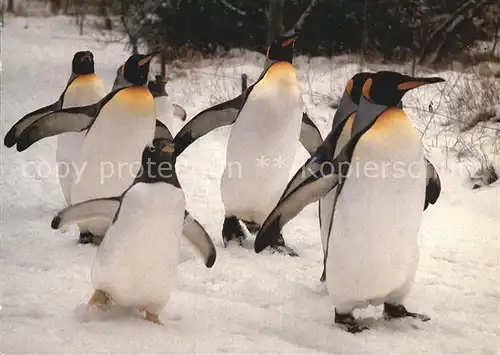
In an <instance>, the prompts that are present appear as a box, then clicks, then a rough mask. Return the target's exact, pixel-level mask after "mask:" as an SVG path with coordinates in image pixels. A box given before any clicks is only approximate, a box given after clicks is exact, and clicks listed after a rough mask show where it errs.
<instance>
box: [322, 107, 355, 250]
mask: <svg viewBox="0 0 500 355" xmlns="http://www.w3.org/2000/svg"><path fill="white" fill-rule="evenodd" d="M353 122H354V116H353V115H351V116H350V117H349V118H348V120H347V122H346V123H345V125H344V127H343V128H342V132H341V133H340V136H339V139H338V140H337V145H336V146H335V151H334V153H333V157H334V158H335V157H336V156H337V155H338V154H339V153H340V152H341V150H342V148H344V146H345V145H346V143H347V142H348V141H349V138H350V137H351V130H352V124H353ZM336 193H337V187H334V188H333V189H332V190H331V191H330V192H328V194H326V196H324V197H323V198H321V201H320V206H321V207H320V211H319V218H320V221H321V228H320V234H321V244H322V246H323V252H325V251H326V246H327V241H328V234H329V233H330V220H331V217H332V213H333V208H334V206H335V194H336Z"/></svg>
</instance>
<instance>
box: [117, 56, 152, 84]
mask: <svg viewBox="0 0 500 355" xmlns="http://www.w3.org/2000/svg"><path fill="white" fill-rule="evenodd" d="M158 53H159V51H158V50H155V51H153V52H151V53H149V54H132V55H131V56H130V57H129V58H128V59H127V61H126V62H125V64H124V66H123V77H124V78H125V80H127V81H128V82H129V83H132V84H134V85H146V83H147V82H148V74H149V66H150V64H151V59H153V57H154V56H155V55H156V54H158Z"/></svg>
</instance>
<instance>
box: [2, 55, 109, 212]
mask: <svg viewBox="0 0 500 355" xmlns="http://www.w3.org/2000/svg"><path fill="white" fill-rule="evenodd" d="M105 93H106V91H105V89H104V84H103V82H102V80H101V79H100V78H99V77H98V76H97V75H96V74H95V70H94V55H93V54H92V52H90V51H80V52H76V53H75V54H74V56H73V61H72V63H71V75H70V77H69V80H68V83H67V84H66V87H65V88H64V90H63V92H62V94H61V96H59V99H58V100H57V101H56V102H54V103H53V104H51V105H48V106H45V107H42V108H39V109H38V110H35V111H33V112H30V113H28V114H27V115H25V116H24V117H23V118H21V119H20V120H19V121H17V122H16V123H15V124H14V125H13V126H12V128H11V129H10V130H9V132H7V134H6V136H5V139H4V145H5V146H7V147H9V148H10V147H12V146H13V145H15V144H16V143H17V142H18V139H19V136H20V135H21V133H22V132H23V131H24V130H25V129H26V128H27V127H28V126H29V125H31V124H32V123H34V122H36V121H37V120H38V119H39V118H40V117H42V116H44V115H46V114H48V113H51V112H54V111H58V110H61V109H64V108H68V107H76V106H86V105H91V104H94V103H96V102H98V101H99V100H101V99H102V98H103V96H104V95H105ZM84 138H85V132H68V133H65V134H63V135H60V136H58V137H57V150H56V161H57V164H58V174H59V183H60V185H61V189H62V192H63V194H64V198H65V199H66V202H67V203H68V204H70V201H71V198H70V192H71V187H72V185H73V182H74V179H75V165H74V164H75V163H76V160H77V159H78V154H79V153H80V148H81V146H82V143H83V139H84Z"/></svg>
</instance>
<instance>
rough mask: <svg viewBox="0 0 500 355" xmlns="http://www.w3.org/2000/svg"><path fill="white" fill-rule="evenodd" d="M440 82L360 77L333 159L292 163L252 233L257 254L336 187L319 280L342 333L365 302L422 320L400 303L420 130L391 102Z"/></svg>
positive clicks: (418, 178) (415, 201)
mask: <svg viewBox="0 0 500 355" xmlns="http://www.w3.org/2000/svg"><path fill="white" fill-rule="evenodd" d="M443 81H444V79H442V78H414V77H410V76H407V75H402V74H399V73H396V72H390V71H381V72H377V73H375V74H374V75H373V76H372V77H370V78H369V79H367V80H366V82H365V83H364V85H363V88H362V96H361V99H360V104H359V108H358V110H357V112H356V115H355V118H354V122H353V127H352V130H351V138H350V139H349V141H348V142H347V143H346V145H345V146H344V148H343V149H342V150H341V151H340V153H339V154H338V155H337V157H335V158H334V160H333V162H332V161H328V160H323V159H322V156H321V155H320V154H318V155H315V156H313V157H312V158H311V159H310V160H309V161H308V162H307V163H306V164H305V165H304V166H303V167H302V168H301V169H299V171H298V172H297V174H296V175H295V177H294V178H292V181H290V183H289V185H288V186H287V189H286V190H285V193H284V194H283V195H282V197H281V198H280V201H279V202H278V204H277V205H276V207H275V208H274V209H273V211H272V212H271V214H270V215H269V216H268V217H267V219H266V221H265V222H264V224H263V226H262V228H261V230H260V231H259V233H258V235H257V237H256V243H255V246H256V252H260V251H262V250H263V249H264V248H265V247H266V246H267V245H268V244H269V243H270V242H271V241H272V240H273V238H274V235H276V233H279V231H280V230H281V229H282V228H283V226H284V225H285V224H286V223H288V222H289V221H290V220H291V219H292V218H294V217H295V216H296V215H297V214H298V213H299V212H300V211H301V210H302V209H303V208H304V207H305V206H306V205H308V204H310V203H312V202H315V201H317V200H318V199H320V198H322V197H324V196H325V195H326V194H327V193H328V192H330V191H331V189H332V188H334V187H336V186H337V190H336V196H335V205H334V207H333V213H332V220H331V221H330V224H331V228H330V231H329V235H328V239H327V249H326V255H325V260H326V261H325V265H326V284H327V289H328V293H329V295H330V298H331V300H332V303H333V304H334V305H335V323H337V324H339V325H340V326H341V327H343V328H344V329H345V330H347V331H349V332H352V333H356V332H360V331H363V330H365V329H368V328H367V327H366V326H365V325H362V324H359V323H358V322H357V321H356V320H355V318H354V316H353V314H352V312H353V310H354V309H356V308H364V307H366V306H368V305H370V304H371V305H373V306H377V305H380V304H383V305H384V316H385V317H386V318H387V319H392V318H402V317H413V318H418V319H421V320H423V321H428V320H429V319H430V318H429V317H427V316H426V315H423V314H418V313H413V312H409V311H408V310H407V309H406V308H405V306H404V305H403V302H404V300H405V298H406V296H407V295H408V293H409V292H410V290H411V286H412V284H413V280H414V276H415V273H416V270H417V264H418V232H419V229H420V223H421V220H422V215H423V208H422V207H423V206H424V204H425V199H426V179H427V172H426V163H425V159H424V152H423V148H422V144H421V136H420V133H419V132H418V131H417V130H416V129H415V128H414V127H413V125H412V124H411V121H410V119H409V118H408V117H407V116H406V114H405V113H404V111H403V110H402V109H401V108H400V107H398V105H399V102H400V101H401V99H402V98H403V96H404V94H405V93H407V92H408V91H409V90H412V89H414V88H417V87H420V86H422V85H426V84H432V83H439V82H443ZM319 150H320V149H318V151H319ZM368 164H370V168H368Z"/></svg>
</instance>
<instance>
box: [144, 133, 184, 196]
mask: <svg viewBox="0 0 500 355" xmlns="http://www.w3.org/2000/svg"><path fill="white" fill-rule="evenodd" d="M175 158H176V155H175V148H174V143H173V141H172V140H171V139H169V138H155V139H153V142H152V144H149V145H147V146H146V147H145V148H144V150H143V152H142V160H141V170H140V172H139V173H138V175H137V177H136V181H140V182H146V183H153V182H160V181H163V182H167V183H170V184H173V185H175V186H178V187H179V186H180V185H179V181H178V180H177V175H176V173H175V160H176V159H175Z"/></svg>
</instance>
